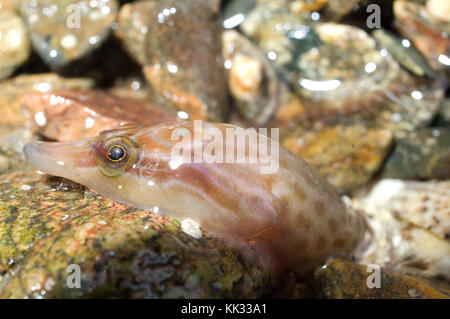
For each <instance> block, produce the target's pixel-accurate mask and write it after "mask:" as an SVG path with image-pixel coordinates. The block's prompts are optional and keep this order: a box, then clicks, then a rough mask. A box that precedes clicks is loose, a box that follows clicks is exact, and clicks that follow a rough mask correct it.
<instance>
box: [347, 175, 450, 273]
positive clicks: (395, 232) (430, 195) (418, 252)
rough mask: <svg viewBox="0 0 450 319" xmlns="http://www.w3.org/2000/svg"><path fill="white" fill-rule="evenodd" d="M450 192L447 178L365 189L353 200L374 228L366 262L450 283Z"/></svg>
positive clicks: (392, 182) (383, 182) (390, 182)
mask: <svg viewBox="0 0 450 319" xmlns="http://www.w3.org/2000/svg"><path fill="white" fill-rule="evenodd" d="M449 191H450V187H449V182H448V181H441V182H437V181H427V182H417V181H402V180H399V179H382V180H381V181H379V182H378V183H376V184H375V185H373V186H371V187H368V188H367V189H361V190H360V191H359V192H358V193H357V194H356V195H355V196H354V197H353V199H352V204H353V207H354V208H355V209H357V210H359V211H361V212H363V213H364V214H365V215H366V216H367V221H368V223H369V225H370V227H371V229H372V231H373V241H372V243H371V245H370V246H369V247H368V249H367V250H366V251H365V252H364V254H363V255H362V257H361V262H363V263H374V264H378V265H380V266H381V267H384V268H386V270H389V271H391V270H394V271H401V272H407V273H413V274H419V275H421V276H426V277H428V278H435V279H438V280H444V281H447V282H450V241H449V238H448V232H449V227H450V225H449V221H450V215H449V214H450V211H449V207H450V206H449V198H450V194H449Z"/></svg>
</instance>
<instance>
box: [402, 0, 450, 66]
mask: <svg viewBox="0 0 450 319" xmlns="http://www.w3.org/2000/svg"><path fill="white" fill-rule="evenodd" d="M444 2H445V0H444ZM447 2H448V1H447ZM440 3H442V1H437V0H436V1H428V3H427V7H425V6H423V5H421V4H419V3H414V2H409V1H408V2H407V1H395V2H394V14H395V18H396V20H395V21H394V24H395V27H396V28H397V30H398V31H399V32H400V33H401V34H403V35H404V36H405V37H407V38H408V39H410V40H411V41H412V42H413V43H414V45H415V46H416V48H417V49H418V50H419V51H420V52H421V53H422V54H423V55H424V56H425V57H426V58H427V59H428V61H429V63H430V64H431V66H432V67H433V68H435V69H436V70H444V69H448V68H449V66H450V38H449V35H450V21H448V16H449V12H448V4H447V7H446V9H444V10H441V9H439V6H440ZM427 9H428V10H427ZM437 12H440V13H437ZM446 12H447V13H446ZM441 14H443V15H444V16H446V20H445V19H444V20H440V18H442V16H441Z"/></svg>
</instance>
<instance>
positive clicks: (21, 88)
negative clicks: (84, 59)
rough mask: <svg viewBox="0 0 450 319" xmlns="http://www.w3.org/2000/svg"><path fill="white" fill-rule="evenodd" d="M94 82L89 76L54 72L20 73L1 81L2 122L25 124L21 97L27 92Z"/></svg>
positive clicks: (77, 86)
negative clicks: (62, 75) (83, 76)
mask: <svg viewBox="0 0 450 319" xmlns="http://www.w3.org/2000/svg"><path fill="white" fill-rule="evenodd" d="M93 86H94V82H93V81H92V80H91V79H88V78H65V77H61V76H59V75H57V74H54V73H42V74H31V75H19V76H17V77H14V78H12V79H10V80H6V81H2V82H0V92H1V94H0V113H1V114H2V116H1V117H0V124H8V125H23V124H24V123H25V116H24V114H23V112H22V109H21V107H20V99H21V97H22V95H23V94H26V93H39V92H48V91H51V90H58V89H88V88H91V87H93Z"/></svg>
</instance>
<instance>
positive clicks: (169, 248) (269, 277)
mask: <svg viewBox="0 0 450 319" xmlns="http://www.w3.org/2000/svg"><path fill="white" fill-rule="evenodd" d="M0 180H1V181H2V182H1V184H0V272H1V273H2V277H1V278H0V296H1V297H3V298H24V297H31V298H79V297H83V298H88V297H102V298H107V297H130V298H202V297H203V298H206V297H209V298H214V297H240V298H255V297H258V296H261V295H263V294H265V293H267V292H268V291H269V290H270V289H272V288H273V287H274V283H275V279H276V277H277V274H275V273H274V272H273V271H271V270H270V269H268V268H266V267H265V266H264V265H263V264H261V263H260V262H258V260H257V259H256V257H255V256H254V255H252V254H251V253H249V252H247V253H245V254H244V253H242V252H241V251H238V250H235V249H230V248H229V247H228V246H227V245H225V244H224V243H223V242H222V241H221V240H219V239H215V238H211V237H209V236H208V234H205V233H203V236H202V238H200V239H195V238H193V237H191V236H189V235H187V234H186V233H184V232H183V231H182V230H181V228H180V223H179V222H177V221H175V220H172V219H169V218H164V217H161V216H159V215H158V214H155V213H152V212H146V211H142V210H137V209H133V208H130V207H127V206H124V205H121V204H117V203H115V202H112V201H109V200H106V199H104V198H103V197H101V196H98V195H95V194H93V193H91V192H88V191H87V190H85V189H84V188H83V187H81V186H80V185H78V184H75V183H72V182H69V181H62V180H61V179H58V178H48V176H45V175H40V174H37V173H36V172H35V171H31V170H28V171H17V172H14V173H11V174H7V175H2V176H1V177H0ZM71 264H76V265H79V267H80V269H81V288H79V289H78V288H74V289H70V288H69V287H68V286H67V284H66V280H67V276H68V275H70V273H67V271H66V270H67V267H68V266H69V265H71ZM4 274H6V275H4Z"/></svg>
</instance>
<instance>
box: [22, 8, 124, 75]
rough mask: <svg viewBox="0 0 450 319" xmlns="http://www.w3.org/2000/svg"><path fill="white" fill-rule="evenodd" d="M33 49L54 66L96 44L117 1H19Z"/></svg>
mask: <svg viewBox="0 0 450 319" xmlns="http://www.w3.org/2000/svg"><path fill="white" fill-rule="evenodd" d="M20 10H21V14H22V16H23V17H24V20H25V22H26V24H27V28H28V30H29V31H30V33H31V41H32V43H33V47H34V49H35V50H36V51H37V53H38V54H39V55H40V56H41V58H42V59H43V60H44V61H45V62H46V63H47V64H48V65H49V66H50V67H51V68H54V69H57V68H60V67H62V66H64V65H65V64H67V63H68V62H70V61H73V60H76V59H79V58H81V57H83V56H85V55H87V54H89V53H90V52H91V51H92V50H94V49H95V48H97V47H98V46H99V45H100V44H101V43H102V42H103V41H104V40H105V39H106V37H107V36H108V34H109V31H110V27H111V24H112V23H113V22H114V20H115V19H116V15H117V11H118V1H116V0H100V1H86V0H83V1H77V2H76V3H74V1H72V0H40V1H33V0H27V1H22V2H21V6H20Z"/></svg>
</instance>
